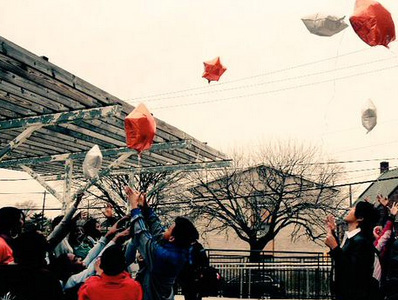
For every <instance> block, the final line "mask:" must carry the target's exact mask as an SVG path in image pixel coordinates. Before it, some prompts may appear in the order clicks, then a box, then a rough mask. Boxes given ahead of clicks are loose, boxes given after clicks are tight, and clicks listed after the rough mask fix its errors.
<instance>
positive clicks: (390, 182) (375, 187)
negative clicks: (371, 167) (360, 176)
mask: <svg viewBox="0 0 398 300" xmlns="http://www.w3.org/2000/svg"><path fill="white" fill-rule="evenodd" d="M397 187H398V168H397V169H393V170H389V171H386V172H384V173H382V174H381V175H380V176H379V177H378V178H377V180H376V181H375V182H373V183H371V184H370V185H369V187H368V188H367V189H366V190H365V191H364V192H363V193H362V194H361V195H360V196H359V197H358V200H357V201H363V200H365V198H367V197H369V200H370V201H371V202H372V203H374V202H375V201H376V196H377V195H378V194H381V195H383V196H384V197H390V195H391V194H392V193H393V192H394V191H395V189H396V188H397Z"/></svg>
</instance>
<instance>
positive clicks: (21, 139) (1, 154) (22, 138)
mask: <svg viewBox="0 0 398 300" xmlns="http://www.w3.org/2000/svg"><path fill="white" fill-rule="evenodd" d="M42 126H43V125H33V126H30V127H28V128H26V129H25V130H24V131H22V132H21V133H20V134H19V135H18V136H17V137H16V138H15V139H13V140H12V141H11V142H9V143H8V145H7V146H5V147H4V148H3V149H2V150H1V151H0V161H1V160H3V158H5V157H6V156H7V154H8V153H10V152H11V151H12V150H14V149H15V148H17V147H18V146H19V145H21V144H23V142H25V141H26V140H27V139H28V138H29V137H30V136H31V135H32V133H33V132H35V131H36V130H37V129H39V128H41V127H42Z"/></svg>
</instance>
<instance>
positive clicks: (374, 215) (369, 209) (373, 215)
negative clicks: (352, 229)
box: [355, 201, 379, 237]
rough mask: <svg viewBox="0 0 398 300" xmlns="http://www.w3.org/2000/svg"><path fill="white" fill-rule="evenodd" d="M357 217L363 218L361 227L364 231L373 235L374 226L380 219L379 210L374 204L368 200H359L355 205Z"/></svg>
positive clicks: (360, 223)
mask: <svg viewBox="0 0 398 300" xmlns="http://www.w3.org/2000/svg"><path fill="white" fill-rule="evenodd" d="M355 217H356V218H357V219H363V220H362V221H360V222H359V228H361V231H362V232H363V233H365V234H366V235H368V236H370V237H372V236H373V234H372V233H373V228H374V226H375V225H376V223H377V221H378V219H379V212H378V211H377V209H376V208H375V207H374V206H373V204H370V203H369V202H366V201H362V202H358V203H357V204H356V206H355Z"/></svg>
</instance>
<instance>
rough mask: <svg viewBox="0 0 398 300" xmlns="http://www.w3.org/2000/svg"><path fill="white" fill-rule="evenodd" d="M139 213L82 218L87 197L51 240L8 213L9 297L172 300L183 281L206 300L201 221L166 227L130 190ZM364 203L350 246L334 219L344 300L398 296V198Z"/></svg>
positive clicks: (4, 215)
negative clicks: (397, 223)
mask: <svg viewBox="0 0 398 300" xmlns="http://www.w3.org/2000/svg"><path fill="white" fill-rule="evenodd" d="M125 192H126V197H127V199H128V201H129V203H130V206H131V214H130V215H128V216H124V217H122V218H120V219H117V218H115V217H114V216H113V215H112V214H111V213H109V210H110V207H107V210H108V212H107V219H106V221H105V222H104V223H103V224H102V226H101V225H100V223H99V222H98V221H97V220H95V219H92V218H89V219H87V220H85V221H84V223H83V221H82V219H81V218H80V213H77V211H78V207H79V204H80V202H81V201H82V197H83V194H80V195H78V196H77V198H76V201H75V202H74V203H73V205H72V206H71V208H70V209H69V210H68V211H67V212H66V213H65V215H63V216H59V217H56V218H55V219H54V220H53V222H52V231H51V233H50V234H48V235H47V236H45V235H44V234H43V233H41V232H40V231H39V230H37V229H36V228H34V227H31V226H25V216H24V214H23V212H22V211H21V210H20V209H18V208H15V207H3V208H1V209H0V299H1V297H8V299H13V300H36V299H38V300H39V299H40V300H47V299H48V300H54V299H57V300H73V299H78V300H97V299H98V300H99V299H101V300H107V299H118V300H142V299H143V300H158V299H159V300H172V299H173V298H174V293H175V286H176V283H178V284H179V286H180V287H181V288H182V293H183V294H184V295H185V299H186V300H200V299H201V297H202V294H201V292H200V290H199V288H198V285H197V277H195V276H194V274H195V269H197V268H199V267H203V266H208V265H209V260H208V258H207V256H206V253H205V251H204V249H203V247H202V245H201V244H200V243H199V242H198V239H199V233H198V231H197V229H196V228H195V226H194V225H193V224H192V222H191V221H190V220H189V219H187V218H183V217H177V218H176V219H175V221H174V224H173V225H172V226H170V227H169V228H167V229H166V228H164V227H163V226H162V224H161V222H160V219H159V217H158V216H157V215H156V213H155V212H154V211H153V210H152V209H151V208H150V207H149V206H148V204H147V201H146V195H145V193H141V192H138V191H135V190H133V189H131V188H130V187H128V186H126V187H125ZM377 200H378V203H379V205H378V206H377V207H375V206H374V205H373V204H371V203H370V201H362V202H358V203H357V204H356V205H355V206H354V207H352V208H351V210H350V211H349V213H348V214H347V215H346V216H345V218H344V221H345V223H346V224H347V231H346V232H345V234H344V237H342V239H341V242H340V241H339V240H340V239H339V238H338V232H337V227H336V222H335V220H334V218H333V217H329V218H328V219H327V222H326V224H327V226H326V230H327V235H326V239H325V244H326V245H327V246H328V247H329V248H330V252H329V253H330V257H331V258H332V260H333V270H332V290H333V293H334V294H335V297H336V299H337V300H396V299H397V300H398V239H397V237H398V234H397V232H396V229H395V227H394V220H395V216H396V215H397V213H398V202H392V201H389V199H387V198H385V197H383V196H381V195H378V196H377Z"/></svg>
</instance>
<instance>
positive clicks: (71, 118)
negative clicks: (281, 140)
mask: <svg viewBox="0 0 398 300" xmlns="http://www.w3.org/2000/svg"><path fill="white" fill-rule="evenodd" d="M108 107H109V108H108ZM109 109H111V110H112V112H111V113H107V112H106V111H107V110H109ZM133 109H134V107H133V106H132V105H130V104H128V103H127V102H124V101H122V100H120V99H118V98H117V97H115V96H113V95H111V94H109V93H107V92H105V91H103V90H101V89H99V88H98V87H95V86H94V85H92V84H90V83H88V82H86V81H84V80H82V79H80V78H79V77H77V76H75V75H73V74H71V73H69V72H68V71H66V70H64V69H62V68H60V67H58V66H56V65H54V64H53V63H51V62H49V61H48V59H45V58H43V57H39V56H37V55H35V54H33V53H31V52H29V51H27V50H25V49H23V48H21V47H19V46H17V45H15V44H14V43H12V42H10V41H8V40H6V39H4V38H3V37H0V146H1V148H2V149H0V152H3V153H4V151H5V150H4V149H5V148H7V147H9V144H10V142H11V141H13V140H14V139H15V138H16V137H18V136H19V135H21V134H22V135H23V134H24V133H27V134H28V133H29V136H28V137H27V138H26V140H25V141H24V142H22V143H20V144H19V145H17V147H15V148H13V149H11V151H10V150H7V151H6V154H5V155H4V156H3V157H2V160H1V161H0V168H8V169H13V170H20V169H21V166H22V165H24V166H26V167H27V168H29V170H31V171H32V172H34V173H35V174H36V175H37V176H45V177H47V178H62V177H63V176H64V175H65V161H66V159H72V160H73V161H74V162H73V172H74V175H73V176H74V177H75V176H76V177H79V176H80V177H81V176H82V166H81V165H82V162H83V159H84V156H85V154H86V153H87V151H88V150H90V148H91V147H93V146H94V145H98V146H99V147H100V149H101V151H102V152H103V154H104V159H103V169H104V170H106V169H107V171H106V172H104V174H105V173H111V172H116V170H118V169H119V171H120V172H122V171H121V170H123V172H128V170H130V171H132V172H134V171H135V170H136V169H137V168H140V169H143V168H152V170H157V171H159V170H178V168H180V167H181V168H183V169H184V170H188V169H193V168H199V167H202V166H205V165H207V166H209V167H211V166H212V164H211V163H214V164H215V165H214V166H220V165H223V164H227V163H228V159H227V157H226V156H225V155H224V154H223V153H221V152H220V151H218V150H216V149H213V148H211V147H209V146H208V145H207V144H206V143H203V142H200V141H198V140H197V139H195V138H194V137H192V136H190V135H189V134H187V133H185V132H183V131H182V130H180V129H178V128H176V127H174V126H172V125H170V124H168V123H166V122H164V121H162V120H159V119H157V118H155V120H156V124H157V132H156V135H155V138H154V144H153V146H152V149H151V150H150V151H144V153H143V154H142V158H141V160H140V161H139V160H138V156H137V153H136V152H135V151H133V152H131V151H132V150H130V149H127V148H126V140H125V139H126V137H125V131H124V119H125V117H126V116H127V115H128V114H129V113H130V112H131V111H132V110H133ZM94 112H95V113H94ZM57 116H58V117H59V116H61V117H59V119H57V118H58V117H57ZM32 125H34V126H37V127H35V128H34V129H35V130H33V128H32V130H27V128H29V126H32ZM30 131H32V133H31V132H30ZM178 143H179V144H180V146H175V145H177V144H178ZM184 143H186V144H184ZM182 144H184V146H181V145H182ZM165 145H167V147H166V146H165ZM162 147H163V148H162ZM113 149H119V151H115V152H114V153H113V152H112V151H114V150H113ZM127 153H131V154H130V155H127ZM54 157H55V159H54ZM51 158H52V159H51ZM0 159H1V158H0ZM109 166H111V167H112V168H110V169H108V168H109ZM162 167H167V168H162ZM113 168H115V169H113ZM25 169H26V168H25ZM26 170H27V169H26ZM36 175H35V176H36Z"/></svg>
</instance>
